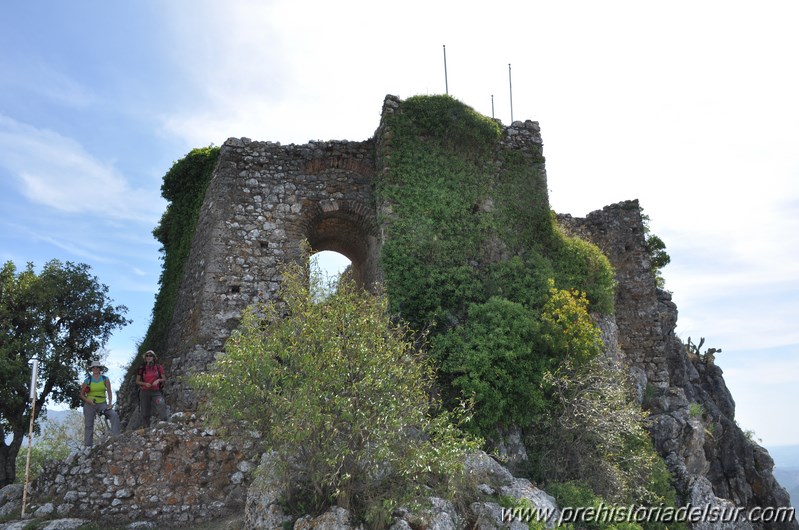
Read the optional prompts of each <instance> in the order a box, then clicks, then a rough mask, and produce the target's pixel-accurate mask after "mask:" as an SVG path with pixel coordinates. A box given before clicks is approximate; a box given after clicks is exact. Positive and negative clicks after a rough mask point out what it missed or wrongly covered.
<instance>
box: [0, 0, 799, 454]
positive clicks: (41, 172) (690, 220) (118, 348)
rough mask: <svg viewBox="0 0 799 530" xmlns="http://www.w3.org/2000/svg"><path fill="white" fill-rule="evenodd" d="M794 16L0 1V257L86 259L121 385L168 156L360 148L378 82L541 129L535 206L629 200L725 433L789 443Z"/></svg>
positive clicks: (796, 304) (719, 6) (795, 388)
mask: <svg viewBox="0 0 799 530" xmlns="http://www.w3.org/2000/svg"><path fill="white" fill-rule="evenodd" d="M797 20H799V4H797V3H796V2H794V1H768V2H757V3H755V2H741V1H729V0H728V1H723V2H721V1H701V2H697V1H682V0H676V1H672V2H641V1H614V0H608V1H605V2H594V1H580V0H575V1H568V0H565V1H558V2H555V1H549V2H543V1H537V0H526V1H518V2H511V1H502V0H498V1H494V2H480V3H477V2H472V1H469V0H466V1H464V0H460V1H458V2H454V1H437V2H431V1H429V0H427V1H420V0H405V1H403V2H392V3H387V2H377V1H374V0H370V1H358V0H340V1H339V2H321V1H303V0H276V1H270V0H266V1H255V0H250V1H247V0H227V1H225V2H215V1H210V0H190V1H189V0H171V1H169V2H156V1H154V0H139V1H137V2H101V1H98V0H94V1H87V0H72V1H70V2H63V1H56V0H42V1H38V2H12V3H9V4H8V5H6V6H5V7H4V9H3V12H2V14H0V212H2V214H0V260H2V261H3V262H6V261H8V260H11V261H13V262H14V263H15V264H17V266H18V267H20V268H21V267H23V266H24V264H25V263H27V262H33V263H34V265H36V266H37V267H38V268H40V267H41V265H43V264H44V263H45V262H47V261H48V260H50V259H59V260H61V261H71V262H75V263H87V264H88V265H90V267H91V269H92V272H93V274H95V275H96V276H97V277H98V280H99V281H100V282H101V283H103V284H105V285H107V286H108V287H109V295H110V297H111V298H112V299H113V301H114V304H122V305H125V306H126V307H127V308H128V313H127V317H128V318H131V319H133V324H131V325H129V326H127V327H125V328H124V329H123V330H119V331H117V332H116V333H114V335H113V337H112V339H111V341H110V342H109V344H108V358H107V364H108V365H109V367H110V371H109V375H110V376H111V378H112V380H114V381H115V385H116V386H115V387H116V388H118V384H119V380H120V378H121V375H122V373H123V371H124V366H125V365H126V364H127V363H129V362H130V360H131V359H132V358H133V356H134V354H135V351H136V349H137V346H138V343H139V342H140V341H141V340H142V338H143V337H144V335H145V332H146V330H147V327H148V325H149V323H150V318H151V312H152V307H153V302H154V297H155V293H156V290H157V288H158V278H159V274H160V271H161V254H160V252H159V244H158V242H157V241H156V240H155V239H154V238H153V236H152V230H153V228H154V227H155V226H156V225H157V223H158V221H159V219H160V217H161V215H162V213H163V212H164V208H165V206H166V203H165V201H164V199H163V198H161V196H160V185H161V181H162V178H163V175H164V174H165V173H166V172H167V171H168V170H169V168H170V167H171V165H172V164H173V163H174V162H175V161H177V160H179V159H181V158H182V157H183V156H185V155H186V154H187V153H188V152H189V151H190V150H191V149H193V148H196V147H204V146H208V145H221V144H222V143H224V142H225V140H226V139H227V138H230V137H237V138H238V137H248V138H252V139H254V140H262V141H266V140H269V141H276V142H281V143H283V144H291V143H295V144H304V143H307V142H308V141H311V140H353V141H360V140H366V139H368V138H370V137H371V136H372V135H373V134H374V131H375V129H376V128H377V125H378V122H379V119H380V110H381V106H382V102H383V99H384V97H385V96H386V94H394V95H397V96H399V97H401V98H403V99H405V98H408V97H411V96H414V95H420V94H442V93H445V92H448V93H449V94H450V95H452V96H453V97H455V98H457V99H459V100H460V101H462V102H464V103H466V104H467V105H469V106H471V107H473V108H474V109H475V110H477V111H478V112H481V113H483V114H485V115H486V116H494V117H496V118H498V119H500V120H502V122H503V123H504V124H509V123H510V121H511V118H513V120H527V119H531V120H535V121H538V122H539V123H540V125H541V130H542V135H543V140H544V155H545V156H546V159H547V174H548V185H549V193H550V203H551V206H552V208H553V209H554V210H555V211H556V212H558V213H570V214H572V215H574V216H580V217H582V216H585V215H586V214H587V213H589V212H591V211H594V210H598V209H601V208H602V207H603V206H606V205H609V204H613V203H616V202H619V201H623V200H630V199H638V200H639V201H640V204H641V206H642V207H643V210H644V213H645V214H647V215H648V216H649V218H650V228H651V231H652V233H654V234H656V235H658V236H659V237H661V239H663V241H664V242H665V243H666V246H667V252H668V253H669V254H670V256H671V264H669V265H668V266H667V267H666V268H665V269H664V270H663V275H664V277H665V280H666V288H667V289H668V290H669V291H671V292H672V293H673V299H674V301H675V303H676V304H677V306H678V309H679V320H678V326H677V330H676V331H677V334H678V335H679V336H680V337H681V338H683V340H687V338H688V337H691V338H692V340H693V342H698V339H699V338H700V337H704V338H705V339H706V343H705V347H715V348H722V353H720V354H718V355H717V357H716V362H717V364H718V365H719V366H721V367H722V369H723V370H724V377H725V380H726V382H727V385H728V386H729V388H730V389H731V391H732V394H733V397H734V399H735V401H736V405H737V414H736V417H737V421H738V423H739V424H740V425H741V427H742V428H744V429H746V430H752V431H754V433H755V437H756V438H757V439H759V440H761V442H762V443H763V444H764V445H765V446H766V447H769V446H778V445H787V444H799V422H796V421H795V418H796V415H795V405H794V404H795V403H796V402H797V401H799V384H797V383H799V326H797V325H796V317H797V315H798V314H799V267H798V266H797V263H799V249H798V248H797V242H798V241H797V239H798V238H797V235H796V234H797V232H798V231H799V148H798V147H797V146H799V97H797V94H799V69H798V68H796V53H797V51H799V32H797V31H796V29H795V28H796V23H797ZM445 46H446V52H445V48H444V47H445ZM445 53H446V70H445V67H444V65H445V61H444V58H445ZM511 88H512V90H511ZM511 95H512V98H511ZM511 114H512V116H511Z"/></svg>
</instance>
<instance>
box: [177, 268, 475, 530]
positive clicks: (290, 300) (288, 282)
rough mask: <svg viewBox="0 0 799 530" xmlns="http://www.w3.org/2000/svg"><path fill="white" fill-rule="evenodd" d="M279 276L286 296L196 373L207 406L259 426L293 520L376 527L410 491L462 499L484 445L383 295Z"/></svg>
mask: <svg viewBox="0 0 799 530" xmlns="http://www.w3.org/2000/svg"><path fill="white" fill-rule="evenodd" d="M281 277H282V279H283V282H282V287H281V292H280V298H281V300H282V301H283V303H282V304H279V303H277V302H275V303H272V304H269V305H266V306H259V307H255V308H251V309H250V310H248V311H247V312H246V313H245V314H244V316H243V318H242V321H241V324H240V326H239V328H238V329H237V330H236V331H235V332H234V334H233V335H232V336H231V337H230V339H229V340H228V342H227V344H226V353H225V355H224V356H223V357H221V358H220V359H218V360H217V361H216V362H215V363H214V365H213V366H212V367H211V368H210V370H209V371H208V372H207V373H205V374H198V375H197V376H195V377H194V378H193V379H192V383H193V385H194V386H195V387H196V388H197V389H199V390H202V391H203V393H204V394H205V395H207V396H208V401H207V402H206V403H205V404H204V406H203V410H204V411H205V412H206V413H207V414H208V415H209V417H210V418H212V419H213V420H214V421H215V422H217V423H221V424H225V423H226V422H229V421H243V422H246V424H247V425H248V427H249V428H253V429H256V430H257V431H260V432H262V433H264V435H265V440H266V443H267V444H268V445H269V446H270V447H271V449H273V450H275V451H276V452H277V453H278V455H279V457H280V458H279V460H280V462H281V465H282V468H281V470H280V472H281V473H282V474H283V477H284V482H285V484H288V485H292V487H291V488H287V490H286V491H285V492H284V493H285V499H284V500H285V501H286V503H287V505H288V506H289V508H290V509H291V508H294V509H296V511H297V513H296V515H302V513H300V512H303V513H306V511H307V512H310V513H318V512H320V511H321V510H323V509H324V508H326V507H327V506H329V505H331V504H337V505H339V506H341V507H344V508H347V509H349V510H351V512H352V513H353V515H354V517H355V518H356V519H357V518H360V519H362V520H366V521H367V523H369V525H370V527H379V526H381V525H382V524H384V523H386V522H387V521H388V520H389V516H390V512H391V508H392V507H396V506H399V505H400V504H401V503H404V502H406V501H408V499H412V498H414V497H415V496H419V495H429V494H430V492H436V493H437V494H439V495H443V496H446V497H452V496H453V495H455V494H456V490H457V485H458V480H460V479H461V478H462V471H463V456H464V454H465V453H466V452H467V451H472V450H474V449H476V447H477V446H478V441H476V440H473V439H471V438H469V437H466V436H464V435H462V434H461V432H460V431H459V430H458V429H457V428H456V427H455V426H454V424H458V423H460V422H461V421H462V420H465V416H463V415H459V414H458V413H447V412H443V411H441V410H440V407H439V406H438V404H437V402H436V401H435V400H433V399H432V398H431V397H430V396H431V385H432V383H433V376H434V373H433V368H432V365H431V363H430V362H429V361H428V360H427V359H426V358H425V356H424V355H423V354H422V353H421V352H420V351H418V350H417V349H416V348H415V347H414V346H413V344H412V343H411V341H410V340H409V339H408V337H409V332H408V329H407V328H406V327H405V326H402V325H399V324H396V323H394V322H392V320H391V319H390V317H389V314H388V311H387V309H388V306H387V301H386V299H385V297H384V296H374V295H371V294H369V293H366V292H364V291H361V290H359V289H358V288H357V287H355V286H354V284H352V283H350V282H346V281H342V282H341V284H340V285H339V288H338V290H337V291H335V292H334V293H330V294H329V295H328V297H327V298H325V299H324V300H323V301H321V302H317V301H315V300H314V297H313V294H312V292H311V291H310V290H309V288H308V282H307V280H306V279H305V272H304V269H303V268H302V267H299V266H296V265H293V266H288V267H286V268H285V269H284V270H283V271H282V272H281ZM232 382H235V383H232ZM436 411H438V412H436ZM433 412H436V413H435V414H433ZM428 488H429V489H428Z"/></svg>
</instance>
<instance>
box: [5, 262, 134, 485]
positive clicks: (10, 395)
mask: <svg viewBox="0 0 799 530" xmlns="http://www.w3.org/2000/svg"><path fill="white" fill-rule="evenodd" d="M89 271H90V268H89V266H88V265H85V264H78V265H76V264H73V263H70V262H66V263H61V262H60V261H58V260H52V261H49V262H48V263H46V264H45V265H44V267H43V268H42V271H41V273H40V274H38V275H37V274H36V272H35V271H34V268H33V264H32V263H28V265H27V267H26V268H25V269H24V270H22V271H19V272H18V271H17V268H16V266H15V265H14V264H13V263H12V262H10V261H9V262H6V263H5V264H4V265H3V268H2V269H1V270H0V395H2V396H3V399H2V401H0V487H2V486H5V485H7V484H10V483H11V482H13V481H14V479H15V475H16V457H17V454H18V453H19V449H20V446H21V444H22V438H23V436H24V435H25V433H26V432H27V431H28V428H29V424H30V412H31V411H30V409H29V407H28V404H29V402H30V397H29V396H30V388H29V387H30V381H31V370H32V360H33V359H34V358H35V359H38V360H39V378H38V381H39V385H38V391H37V400H36V406H35V415H34V424H35V425H37V428H38V423H37V422H36V420H37V418H38V417H39V416H40V415H41V414H42V413H43V412H45V411H46V408H45V407H46V403H47V402H48V400H49V401H53V402H55V403H67V404H69V405H70V406H71V407H76V406H77V405H78V403H79V401H78V392H79V389H80V375H81V373H83V372H84V370H85V369H86V366H87V365H88V364H89V362H90V361H91V360H92V359H93V358H94V357H95V356H96V355H97V352H98V351H99V350H100V349H101V348H102V347H103V346H104V345H105V344H106V342H107V341H108V339H109V337H110V336H111V332H112V330H113V329H115V328H118V327H119V328H121V327H123V326H125V325H126V324H128V323H129V322H130V321H129V320H127V319H125V318H124V317H123V315H124V314H125V313H126V312H127V308H126V307H125V306H112V305H111V300H110V299H109V298H108V287H106V286H105V285H102V284H100V283H99V282H98V280H97V278H96V277H95V276H92V275H91V274H90V272H89ZM8 435H11V437H12V439H11V443H10V444H7V443H6V437H7V436H8Z"/></svg>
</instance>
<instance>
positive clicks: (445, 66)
mask: <svg viewBox="0 0 799 530" xmlns="http://www.w3.org/2000/svg"><path fill="white" fill-rule="evenodd" d="M444 90H446V94H447V95H448V96H449V82H448V81H447V45H446V44H444Z"/></svg>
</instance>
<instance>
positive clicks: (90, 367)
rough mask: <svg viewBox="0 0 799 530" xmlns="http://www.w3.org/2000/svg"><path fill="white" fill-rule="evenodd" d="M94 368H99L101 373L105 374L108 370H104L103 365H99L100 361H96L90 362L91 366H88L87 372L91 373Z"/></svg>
mask: <svg viewBox="0 0 799 530" xmlns="http://www.w3.org/2000/svg"><path fill="white" fill-rule="evenodd" d="M94 367H97V368H99V369H100V371H101V372H105V371H106V370H108V368H106V367H105V366H104V365H103V363H101V362H100V361H96V360H95V361H92V364H90V365H89V371H90V372H91V371H92V368H94Z"/></svg>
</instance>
